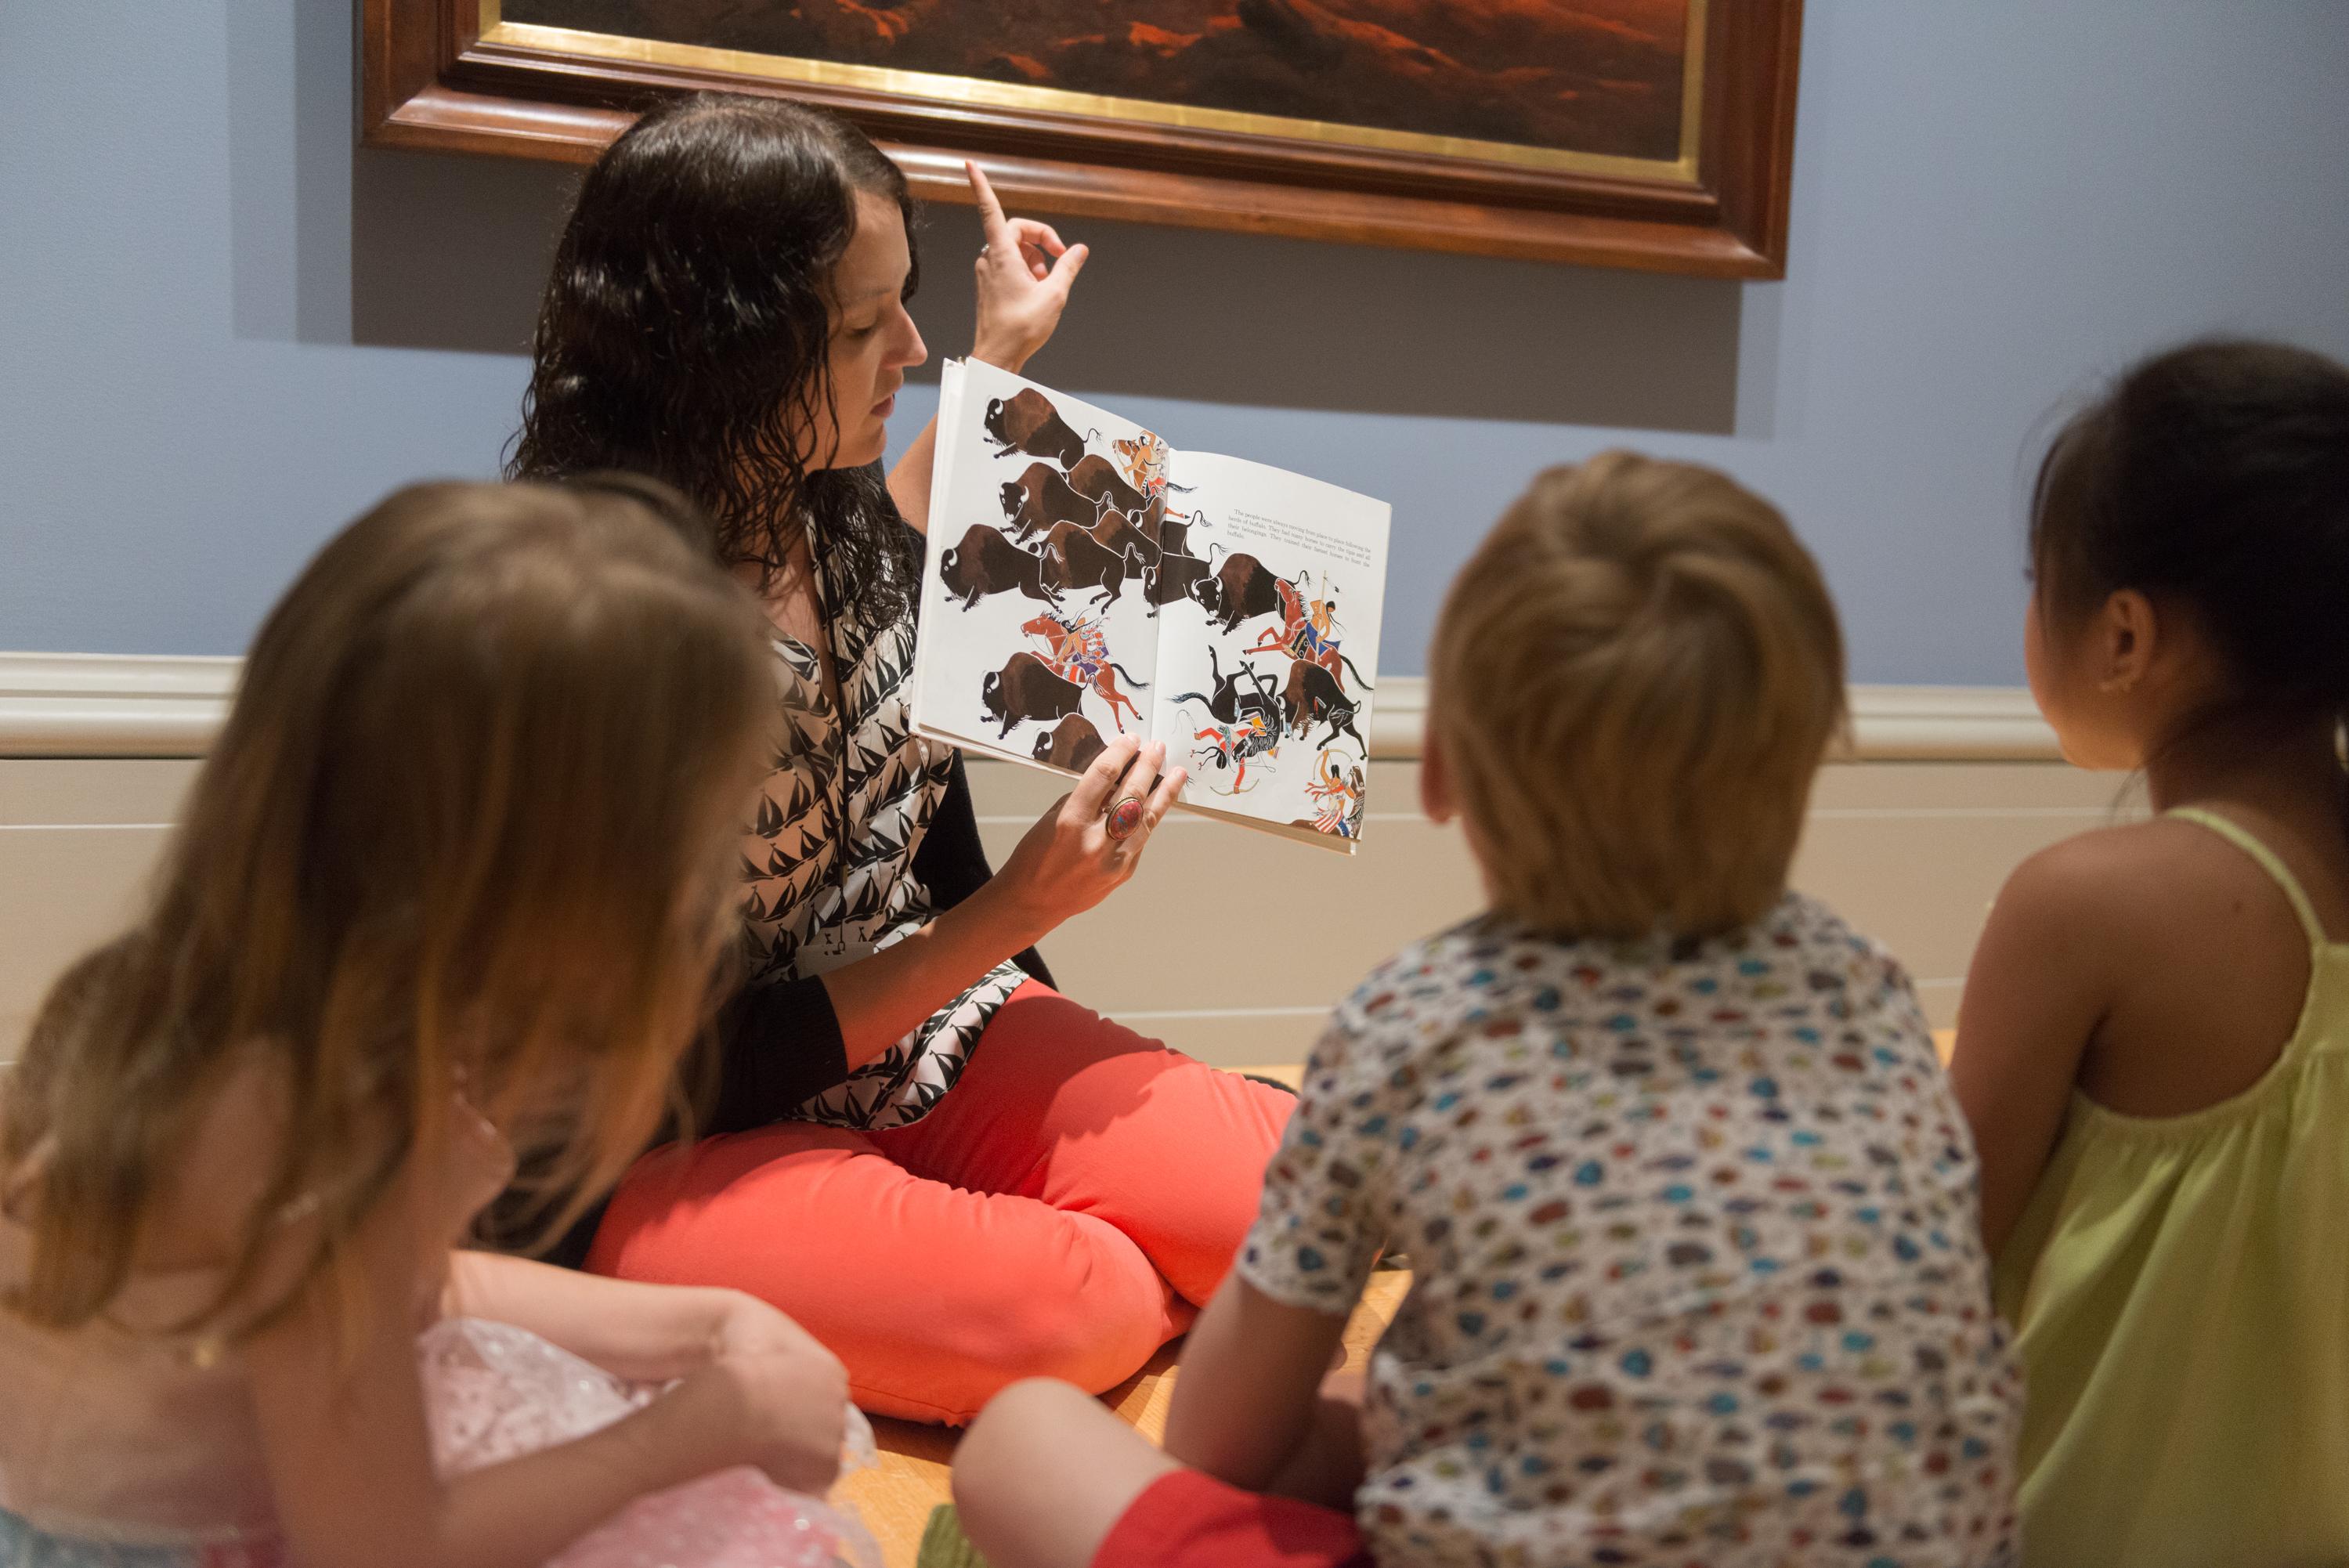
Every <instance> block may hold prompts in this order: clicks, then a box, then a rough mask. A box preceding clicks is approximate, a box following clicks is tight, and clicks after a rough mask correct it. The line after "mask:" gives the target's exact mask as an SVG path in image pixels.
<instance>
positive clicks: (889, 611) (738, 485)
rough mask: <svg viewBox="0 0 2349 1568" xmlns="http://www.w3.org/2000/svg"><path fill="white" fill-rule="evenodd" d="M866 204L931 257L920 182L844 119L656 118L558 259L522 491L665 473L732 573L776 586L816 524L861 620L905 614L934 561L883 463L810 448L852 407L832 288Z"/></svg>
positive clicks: (616, 164) (599, 186) (598, 176)
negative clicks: (833, 418)
mask: <svg viewBox="0 0 2349 1568" xmlns="http://www.w3.org/2000/svg"><path fill="white" fill-rule="evenodd" d="M860 191H870V192H874V193H875V194H878V195H882V196H885V197H887V198H888V199H890V200H891V201H895V203H896V206H897V210H898V211H899V212H900V213H901V214H902V215H903V217H904V219H905V225H906V230H907V237H908V241H909V242H910V240H911V236H912V229H913V225H914V204H913V198H912V196H911V195H910V194H909V193H908V192H907V191H906V189H905V176H904V175H903V174H901V173H899V172H898V170H897V167H896V165H895V164H893V163H891V162H890V161H889V160H888V159H887V158H885V157H884V156H883V155H882V153H881V150H879V149H878V148H876V147H874V145H873V143H872V142H871V141H870V140H868V139H866V138H865V137H864V133H863V132H861V131H859V130H857V129H855V128H854V127H853V126H851V125H849V124H848V123H847V122H846V121H844V120H842V119H837V118H835V117H833V116H832V115H829V114H825V113H823V112H821V111H819V110H816V109H812V108H806V107H804V106H802V105H800V104H794V103H789V102H786V101H784V100H782V99H780V98H745V97H733V96H725V95H715V94H712V95H705V96H702V97H698V98H682V99H678V100H673V101H671V102H668V103H667V104H664V105H662V106H661V107H659V108H655V109H653V110H652V111H651V112H649V113H647V115H645V116H644V118H643V119H639V120H637V121H636V124H635V125H634V126H632V127H631V128H629V129H628V130H627V131H626V133H625V134H624V135H622V136H621V137H620V138H619V139H618V140H616V141H615V142H614V143H613V144H612V145H611V147H610V148H608V149H607V150H605V153H604V155H603V156H602V157H601V158H599V159H597V160H596V161H595V165H594V167H592V168H591V169H589V170H587V173H586V176H585V179H584V180H583V181H581V184H580V187H579V195H578V200H577V201H576V203H575V204H574V207H573V209H572V212H571V219H570V222H569V223H568V224H567V225H566V226H565V227H564V232H563V238H562V241H561V242H560V243H559V244H558V245H557V247H556V249H555V253H554V273H553V275H552V276H551V277H550V278H549V279H548V280H547V284H546V294H545V296H544V298H543V300H542V302H541V304H540V306H539V317H538V329H537V334H536V337H535V339H534V342H533V352H532V365H531V379H530V389H529V391H528V393H527V394H526V395H525V397H524V398H523V423H522V429H521V431H520V432H519V434H518V435H517V436H516V437H515V439H514V443H513V448H512V458H511V459H510V460H509V461H508V463H507V475H508V477H509V478H515V479H553V478H558V477H561V476H564V475H571V474H577V473H580V472H582V471H584V470H587V469H633V470H636V471H638V472H642V473H647V474H651V475H653V476H655V477H657V478H658V479H661V480H667V482H668V483H670V484H672V485H675V486H677V487H678V489H680V490H684V491H685V492H686V493H687V494H688V495H689V496H691V497H692V498H693V499H694V500H695V501H696V502H698V504H699V505H700V506H701V507H702V508H704V509H705V510H706V511H708V512H709V515H710V518H711V520H712V521H713V522H714V524H715V526H716V531H717V550H718V555H719V560H720V561H722V562H726V563H727V564H730V565H732V564H737V563H740V562H758V563H759V564H760V565H761V566H762V567H763V568H764V569H765V571H766V573H768V575H769V576H770V578H771V576H772V575H773V574H774V573H777V572H779V571H780V570H781V567H782V565H783V562H784V561H785V560H786V559H787V557H788V555H789V552H790V549H791V546H792V543H793V530H794V529H797V528H802V527H812V528H813V529H814V530H815V531H816V539H815V540H814V541H812V542H816V543H820V544H821V546H822V548H823V551H824V552H827V553H830V552H843V560H842V564H843V566H844V568H845V573H844V574H845V577H846V580H847V581H848V582H850V583H854V584H855V591H854V594H853V595H852V598H853V601H854V604H855V607H856V608H857V609H858V610H860V611H861V612H863V613H864V614H865V615H867V616H868V617H870V618H871V619H872V620H873V621H874V623H875V624H880V623H884V622H886V621H888V620H890V619H892V618H895V616H897V615H900V614H905V611H906V609H907V604H908V601H909V600H910V597H911V586H912V584H913V583H915V582H916V581H917V580H918V578H919V575H920V567H919V563H918V562H916V560H915V559H914V555H913V551H912V547H911V544H910V542H909V538H908V533H907V531H906V530H905V527H904V526H903V524H902V522H901V521H900V520H899V518H898V516H897V511H896V508H895V505H894V504H892V502H891V501H890V500H889V493H888V490H887V488H886V486H885V484H884V483H883V481H882V478H881V475H880V472H879V469H878V468H877V466H876V467H874V468H866V469H814V470H811V469H809V468H808V467H807V464H806V459H805V458H804V457H803V456H802V453H801V450H800V449H799V445H798V443H799V441H800V439H802V433H803V432H805V431H807V430H808V429H810V428H813V427H814V425H815V424H816V423H817V422H818V419H819V416H820V411H821V410H822V409H823V408H824V407H827V406H828V405H829V403H830V401H831V398H832V385H831V377H830V374H829V361H828V358H827V347H828V345H829V343H830V341H831V337H832V332H833V315H834V311H833V303H832V299H831V295H830V292H829V291H830V287H831V283H832V275H833V268H834V267H835V266H837V265H838V263H839V262H840V259H841V256H842V254H843V253H845V252H846V250H847V249H848V244H849V241H850V239H851V238H852V237H853V235H854V232H855V229H856V196H857V193H858V192H860ZM912 291H913V279H912V278H910V277H909V278H908V279H907V280H906V292H907V293H908V294H911V293H912Z"/></svg>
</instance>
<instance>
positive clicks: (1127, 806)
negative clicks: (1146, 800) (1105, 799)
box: [1102, 795, 1142, 842]
mask: <svg viewBox="0 0 2349 1568" xmlns="http://www.w3.org/2000/svg"><path fill="white" fill-rule="evenodd" d="M1140 826H1142V797H1141V796H1139V795H1122V796H1120V797H1119V798H1118V799H1116V800H1114V801H1112V803H1111V805H1110V809H1109V816H1108V818H1107V820H1104V821H1103V822H1102V832H1104V833H1107V834H1108V835H1109V836H1110V838H1111V839H1112V841H1118V842H1123V841H1125V840H1127V839H1130V838H1132V837H1133V830H1135V829H1136V828H1139V827H1140Z"/></svg>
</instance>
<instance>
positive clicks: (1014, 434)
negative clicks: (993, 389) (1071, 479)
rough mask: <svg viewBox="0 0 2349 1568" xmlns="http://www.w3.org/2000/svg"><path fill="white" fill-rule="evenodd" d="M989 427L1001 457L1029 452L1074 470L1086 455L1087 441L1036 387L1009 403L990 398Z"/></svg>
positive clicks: (1029, 388)
mask: <svg viewBox="0 0 2349 1568" xmlns="http://www.w3.org/2000/svg"><path fill="white" fill-rule="evenodd" d="M985 423H986V426H987V433H988V435H989V436H990V437H992V438H994V439H995V441H996V443H997V448H998V454H999V455H1000V454H1001V453H1003V452H1026V453H1028V454H1029V455H1030V457H1038V458H1050V459H1052V460H1053V461H1054V462H1056V463H1058V464H1060V465H1061V467H1062V468H1064V469H1069V468H1074V467H1075V466H1076V464H1077V459H1080V458H1081V457H1083V456H1084V455H1085V443H1084V438H1083V437H1081V436H1080V435H1078V434H1077V433H1076V431H1074V430H1072V429H1071V428H1069V422H1068V421H1067V420H1066V419H1063V418H1061V411H1060V410H1059V409H1058V408H1055V407H1052V405H1051V403H1050V401H1049V400H1047V399H1046V397H1044V395H1043V394H1042V393H1041V392H1039V391H1037V390H1036V388H1034V387H1027V388H1025V389H1023V390H1021V391H1020V392H1019V393H1018V394H1016V395H1015V396H1014V397H1012V398H1011V400H1010V401H1009V402H1008V403H1007V402H1005V401H1004V400H1003V399H1002V398H1000V397H989V398H988V400H987V417H986V420H985Z"/></svg>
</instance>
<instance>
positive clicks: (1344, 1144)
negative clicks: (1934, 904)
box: [1237, 894, 2022, 1568]
mask: <svg viewBox="0 0 2349 1568" xmlns="http://www.w3.org/2000/svg"><path fill="white" fill-rule="evenodd" d="M1976 1178H1977V1167H1976V1164H1975V1160H1974V1154H1973V1147H1972V1143H1971V1139H1970V1137H1969V1136H1968V1133H1967V1131H1966V1128H1965V1124H1964V1122H1963V1120H1962V1119H1961V1115H1960V1113H1959V1110H1958V1108H1957V1105H1956V1103H1955V1101H1954V1100H1953V1099H1951V1095H1950V1092H1949V1089H1948V1087H1947V1083H1946V1080H1945V1079H1944V1078H1943V1076H1942V1073H1941V1070H1940V1064H1939V1062H1938V1061H1937V1060H1936V1059H1935V1057H1934V1054H1933V1046H1932V1040H1931V1037H1930V1033H1929V1032H1928V1030H1927V1028H1926V1025H1925V1020H1924V1017H1923V1015H1922V1014H1921V1012H1920V1010H1919V1008H1918V1006H1917V1001H1916V996H1915V993H1914V991H1913V990H1912V989H1911V987H1910V985H1909V980H1908V977H1907V976H1906V975H1904V974H1903V973H1902V972H1901V970H1900V968H1899V965H1897V964H1896V963H1894V962H1893V961H1892V960H1891V959H1890V958H1889V956H1887V955H1886V954H1884V953H1883V952H1882V951H1881V950H1880V949H1878V948H1877V947H1876V946H1875V945H1874V944H1871V943H1869V942H1868V941H1866V940H1865V939H1863V938H1861V937H1858V936H1856V935H1855V934H1853V933H1852V932H1851V931H1850V929H1849V928H1848V927H1847V926H1846V925H1845V924H1844V923H1843V922H1842V921H1841V920H1839V919H1837V917H1836V915H1835V914H1834V913H1831V912H1830V911H1828V910H1827V909H1826V908H1825V907H1824V906H1822V905H1820V904H1818V903H1816V902H1814V901H1812V900H1810V899H1807V898H1804V897H1801V896H1798V895H1795V894H1788V895H1787V896H1786V897H1785V898H1784V899H1783V900H1781V901H1780V902H1779V903H1778V904H1777V905H1776V906H1775V908H1773V909H1772V910H1771V911H1770V913H1768V914H1767V915H1765V916H1764V918H1763V919H1762V920H1761V921H1759V922H1757V923H1755V924H1754V925H1752V926H1750V927H1747V928H1745V929H1744V930H1743V931H1740V932H1737V933H1735V934H1731V935H1728V936H1724V937H1716V938H1710V939H1705V940H1702V941H1681V942H1665V941H1661V940H1659V941H1655V942H1650V943H1638V944H1621V943H1599V942H1581V943H1565V942H1559V941H1557V940H1555V939H1551V938H1547V937H1544V936H1541V935H1538V934H1534V933H1532V932H1529V931H1527V930H1526V929H1524V928H1522V927H1520V926H1517V925H1516V924H1514V923H1511V922H1508V921H1506V920H1504V919H1501V918H1499V917H1495V916H1485V917H1483V918H1480V919H1478V920H1475V921H1472V922H1470V923H1467V924H1465V925H1463V926H1460V927H1458V928H1456V929H1454V930H1453V931H1450V932H1447V933H1445V934H1442V935H1439V936H1436V937H1433V938H1431V939H1429V940H1428V941H1425V942H1423V943H1420V944H1415V945H1413V946H1412V947H1410V948H1407V949H1405V950H1404V951H1403V952H1402V954H1398V955H1397V956H1396V957H1394V958H1393V959H1392V960H1390V961H1389V962H1387V963H1386V964H1384V965H1381V966H1380V967H1379V968H1378V969H1377V970H1375V971H1374V972H1373V973H1372V974H1371V976H1370V978H1369V979H1368V980H1367V981H1365V982H1364V983H1363V984H1362V985H1361V988H1360V989H1359V990H1357V991H1356V992H1355V993H1354V995H1352V996H1351V997H1350V998H1349V999H1348V1000H1347V1001H1346V1002H1345V1003H1344V1004H1343V1005H1342V1006H1340V1007H1339V1009H1338V1010H1337V1012H1336V1014H1335V1015H1334V1016H1333V1017H1332V1019H1331V1021H1330V1026H1329V1029H1328V1031H1327V1032H1326V1033H1325V1035H1324V1036H1323V1037H1322V1039H1321V1041H1320V1044H1319V1046H1318V1047H1316V1048H1315V1051H1314V1053H1313V1058H1312V1060H1311V1062H1310V1064H1309V1066H1308V1068H1307V1069H1306V1077H1305V1082H1304V1090H1303V1094H1302V1097H1301V1099H1300V1100H1299V1106H1298V1109H1297V1112H1296V1115H1295V1117H1294V1118H1293V1119H1292V1120H1291V1121H1290V1123H1289V1126H1288V1133H1287V1135H1286V1136H1285V1138H1284V1139H1283V1140H1282V1143H1281V1146H1280V1149H1279V1151H1278V1153H1277V1154H1276V1155H1275V1156H1274V1158H1273V1161H1272V1164H1271V1166H1270V1168H1269V1169H1268V1171H1267V1172H1266V1178H1265V1191H1264V1200H1263V1208H1262V1212H1261V1213H1260V1215H1259V1217H1258V1219H1257V1223H1256V1226H1255V1228H1254V1230H1253V1231H1252V1232H1251V1233H1250V1234H1249V1236H1248V1239H1247V1244H1246V1245H1245V1247H1244V1248H1243V1249H1242V1252H1241V1254H1240V1259H1239V1263H1238V1265H1237V1266H1238V1268H1239V1271H1240V1273H1241V1274H1242V1276H1243V1277H1244V1278H1245V1279H1246V1280H1247V1282H1248V1283H1249V1284H1253V1285H1254V1286H1255V1287H1256V1288H1257V1289H1258V1290H1260V1291H1263V1292H1264V1293H1266V1294H1267V1295H1269V1296H1271V1297H1273V1298H1274V1299H1276V1300H1278V1301H1281V1302H1285V1303H1288V1304H1289V1305H1296V1306H1303V1307H1309V1308H1314V1309H1318V1310H1320V1311H1324V1312H1330V1313H1333V1314H1334V1313H1343V1312H1346V1311H1348V1310H1349V1309H1350V1307H1351V1305H1353V1303H1354V1302H1355V1300H1356V1299H1357V1298H1358V1297H1359V1295H1361V1288H1362V1285H1363V1284H1364V1283H1365V1281H1366V1279H1367V1277H1368V1274H1369V1272H1370V1270H1371V1266H1372V1264H1373V1263H1374V1262H1375V1261H1376V1259H1377V1257H1378V1255H1379V1253H1380V1250H1381V1247H1382V1246H1392V1247H1393V1248H1398V1249H1400V1250H1401V1251H1402V1253H1404V1254H1405V1255H1406V1256H1407V1258H1408V1261H1409V1263H1410V1265H1411V1266H1412V1268H1413V1271H1414V1272H1413V1282H1412V1289H1411V1292H1410V1295H1409V1296H1408V1297H1407V1299H1406V1300H1405V1301H1404V1303H1403V1305H1402V1308H1401V1309H1400V1311H1399V1312H1398V1314H1397V1315H1396V1318H1395V1321H1394V1324H1393V1326H1392V1327H1391V1328H1389V1330H1388V1331H1387V1333H1386V1336H1385V1337H1384V1338H1383V1339H1382V1340H1381V1342H1380V1345H1379V1347H1378V1350H1377V1352H1376V1354H1375V1355H1374V1356H1373V1357H1372V1358H1371V1374H1370V1387H1369V1390H1368V1395H1367V1398H1366V1401H1365V1405H1364V1412H1363V1415H1364V1437H1365V1444H1366V1449H1367V1453H1368V1456H1369V1468H1370V1473H1369V1477H1368V1479H1367V1480H1366V1481H1365V1482H1364V1484H1363V1486H1362V1489H1361V1491H1360V1493H1359V1494H1358V1511H1359V1515H1360V1518H1361V1524H1362V1528H1363V1530H1364V1532H1365V1533H1366V1534H1367V1535H1368V1537H1369V1538H1370V1542H1371V1547H1372V1550H1373V1552H1374V1553H1375V1554H1376V1555H1377V1557H1378V1558H1379V1560H1380V1561H1381V1563H1386V1564H1390V1565H1393V1568H1400V1565H1402V1564H1405V1563H1408V1564H1412V1565H1413V1568H1437V1565H1442V1564H1452V1563H1463V1564H1465V1563H1476V1564H1494V1563H1501V1564H1525V1565H1528V1568H1530V1565H1533V1564H1545V1563H1607V1564H1626V1565H1628V1564H1667V1563H1669V1564H1673V1565H1675V1568H1678V1565H1680V1564H1685V1563H1707V1564H1713V1565H1716V1568H1723V1565H1745V1564H1755V1565H1759V1564H1772V1565H1775V1564H1780V1563H1804V1564H1837V1565H1843V1564H1848V1565H1851V1568H1878V1565H1885V1568H1890V1565H1899V1568H1917V1565H1920V1564H1930V1565H1934V1568H1944V1565H1949V1568H1955V1565H1960V1564H1966V1565H1971V1564H1982V1563H2000V1562H2003V1561H2006V1560H2007V1558H2008V1556H2009V1553H2011V1551H2012V1539H2013V1448H2014V1432H2015V1427H2016V1421H2017V1416H2018V1411H2019V1408H2020V1399H2021V1396H2022V1387H2021V1380H2020V1377H2019V1376H2018V1374H2017V1372H2016V1370H2015V1366H2014V1363H2013V1359H2012V1357H2010V1355H2009V1352H2008V1349H2007V1346H2006V1341H2005V1336H2004V1335H2003V1333H2002V1329H2001V1328H2000V1326H1999V1324H1998V1322H1997V1319H1996V1318H1995V1316H1994V1315H1992V1311H1991V1305H1990V1269H1989V1263H1988V1260H1987V1259H1986V1258H1985V1256H1984V1255H1983V1252H1982V1242H1981V1234H1980V1225H1979V1221H1978V1217H1977V1205H1976Z"/></svg>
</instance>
